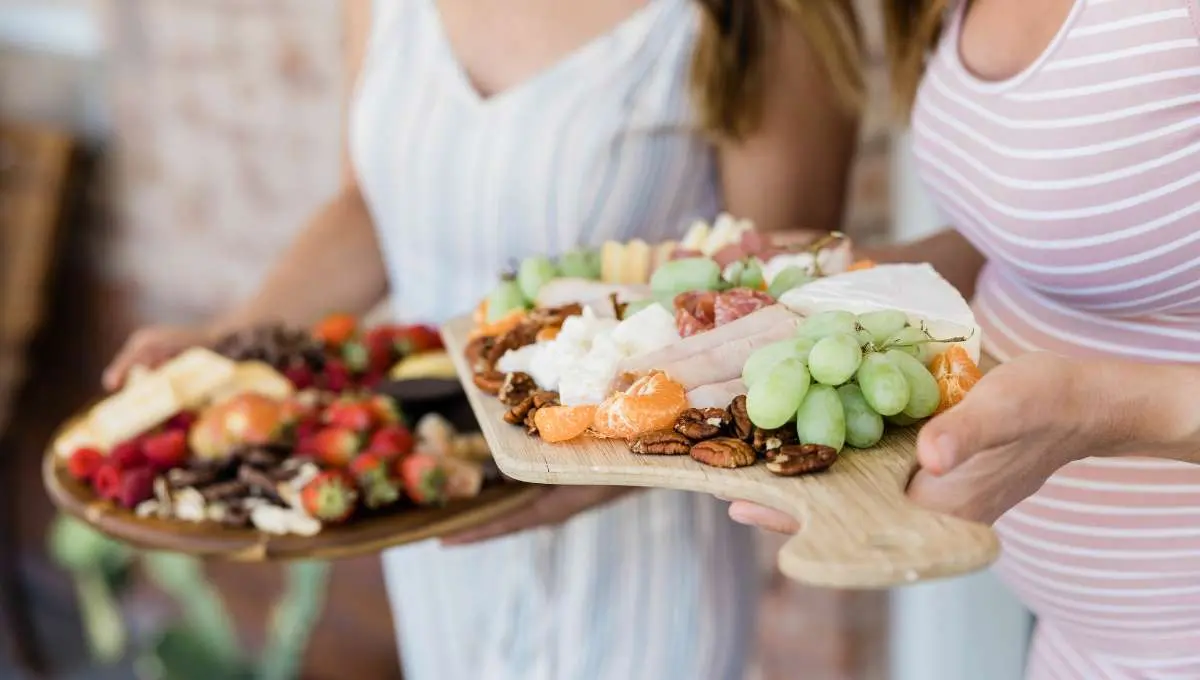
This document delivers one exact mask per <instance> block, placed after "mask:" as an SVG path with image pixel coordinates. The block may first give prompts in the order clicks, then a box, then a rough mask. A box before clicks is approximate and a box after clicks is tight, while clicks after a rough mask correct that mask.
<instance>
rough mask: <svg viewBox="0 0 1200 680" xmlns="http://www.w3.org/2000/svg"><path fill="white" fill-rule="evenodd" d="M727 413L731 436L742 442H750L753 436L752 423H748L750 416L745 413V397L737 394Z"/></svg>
mask: <svg viewBox="0 0 1200 680" xmlns="http://www.w3.org/2000/svg"><path fill="white" fill-rule="evenodd" d="M728 411H729V425H730V428H731V429H732V431H733V436H734V437H736V438H738V439H740V440H742V441H744V442H745V441H750V438H751V437H752V436H753V435H754V423H752V422H751V421H750V414H749V413H748V412H747V411H746V395H744V394H739V395H738V396H736V397H734V398H733V401H732V402H731V403H730V404H729V409H728Z"/></svg>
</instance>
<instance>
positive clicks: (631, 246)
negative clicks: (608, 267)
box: [620, 238, 650, 283]
mask: <svg viewBox="0 0 1200 680" xmlns="http://www.w3.org/2000/svg"><path fill="white" fill-rule="evenodd" d="M622 265H623V266H622V268H621V281H620V282H621V283H646V282H647V281H649V280H650V244H649V243H646V242H645V241H643V240H642V239H640V238H635V239H633V240H632V241H630V242H629V243H626V244H625V254H624V258H623V262H622Z"/></svg>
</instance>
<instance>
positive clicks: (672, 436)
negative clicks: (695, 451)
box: [629, 430, 692, 456]
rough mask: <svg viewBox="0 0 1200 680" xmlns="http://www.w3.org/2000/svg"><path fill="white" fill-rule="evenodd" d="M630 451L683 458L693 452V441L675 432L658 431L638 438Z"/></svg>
mask: <svg viewBox="0 0 1200 680" xmlns="http://www.w3.org/2000/svg"><path fill="white" fill-rule="evenodd" d="M629 449H630V450H631V451H633V452H634V453H640V454H643V455H658V456H682V455H685V454H687V453H688V452H689V451H691V449H692V441H691V440H690V439H688V438H687V437H686V436H684V435H682V434H680V433H679V432H676V431H675V430H658V431H657V432H650V433H647V434H644V435H642V436H640V437H638V438H637V439H636V440H634V442H633V444H632V445H631V446H630V447H629Z"/></svg>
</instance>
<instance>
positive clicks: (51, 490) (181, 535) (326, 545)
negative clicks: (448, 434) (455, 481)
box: [42, 385, 539, 562]
mask: <svg viewBox="0 0 1200 680" xmlns="http://www.w3.org/2000/svg"><path fill="white" fill-rule="evenodd" d="M420 389H422V390H424V389H427V387H421V388H420ZM380 391H382V392H385V393H402V394H407V393H408V392H409V391H411V387H409V386H403V385H392V386H385V387H384V388H382V389H381V390H380ZM434 391H435V392H437V393H438V394H439V395H440V397H439V398H444V399H447V400H448V402H447V403H445V404H439V405H442V406H445V407H446V408H445V410H446V411H447V414H446V415H447V417H448V418H449V419H450V420H451V421H452V422H454V423H455V424H456V425H458V426H459V427H460V428H464V429H465V427H466V426H467V425H466V423H465V421H467V420H469V419H468V418H464V417H463V415H462V411H464V410H465V411H467V412H468V415H469V408H466V407H465V404H466V400H465V399H462V394H461V391H459V392H458V394H457V395H453V394H443V392H447V391H446V390H445V389H444V387H443V388H440V389H435V390H434ZM456 396H457V399H456V398H455V397H456ZM458 400H461V402H462V404H463V405H464V407H462V408H458V407H457V404H455V403H454V402H455V401H458ZM429 406H430V405H429V404H411V405H408V408H407V412H408V413H409V414H410V415H411V414H413V412H414V411H419V412H427V411H428V410H430V409H429ZM438 410H439V412H440V411H441V410H442V409H440V408H439V409H438ZM64 430H65V426H64ZM42 481H43V483H44V485H45V487H46V491H47V493H48V495H49V496H50V499H51V501H53V503H54V504H55V505H56V506H57V507H58V508H59V509H61V510H62V511H63V512H66V513H67V514H68V515H71V516H72V517H75V518H77V519H79V520H81V521H84V522H86V523H88V524H89V525H91V526H92V527H94V528H95V529H97V530H98V531H100V532H101V533H103V534H105V535H107V536H109V537H111V538H113V539H115V540H118V541H121V542H123V543H128V544H130V545H133V546H135V547H138V548H142V549H146V550H158V551H167V552H178V553H185V554H189V555H195V556H198V557H205V558H212V559H221V560H229V561H237V562H269V561H289V560H332V559H341V558H345V557H355V556H360V555H369V554H373V553H378V552H380V551H383V550H386V549H388V548H393V547H396V546H401V545H405V544H408V543H416V542H419V541H424V540H427V539H431V538H437V537H439V536H447V535H450V534H453V533H456V532H459V531H463V530H465V529H470V528H472V527H476V526H479V525H480V524H484V523H486V522H488V521H490V520H492V519H494V518H497V517H500V516H502V515H504V514H506V513H508V512H510V511H512V510H514V509H516V508H518V507H520V506H522V505H524V504H526V503H528V502H530V501H531V500H533V499H534V498H535V497H536V496H537V495H538V492H539V489H538V488H537V487H536V486H530V485H528V484H523V483H521V482H516V481H505V482H504V483H501V484H496V485H493V486H489V487H486V488H484V490H483V491H482V493H480V495H479V496H477V497H475V498H471V499H467V500H458V501H452V502H450V503H448V504H446V505H445V506H442V507H416V506H411V505H410V506H403V507H398V508H396V509H395V510H393V511H389V512H386V513H380V514H378V515H372V516H366V517H362V518H355V519H353V520H351V521H349V522H347V523H346V524H343V525H340V526H329V527H326V528H324V529H322V530H321V532H320V533H318V534H317V535H316V536H311V537H308V536H277V535H271V534H267V533H265V532H262V531H258V530H256V529H235V528H229V527H224V526H221V525H219V524H216V523H211V522H185V521H182V520H165V519H158V518H150V517H138V516H137V515H136V514H134V513H133V512H132V511H130V510H126V509H124V508H121V507H119V506H117V505H115V504H113V503H111V502H109V501H105V500H101V499H99V498H97V497H96V496H95V494H94V493H92V491H91V489H89V488H88V487H87V486H86V485H84V484H82V483H80V482H79V481H77V480H76V479H74V478H73V477H71V476H70V474H68V473H67V470H66V467H65V465H64V464H63V462H62V461H61V460H60V459H59V458H58V457H57V456H55V455H54V454H53V447H51V448H50V450H48V451H47V452H46V454H45V457H44V459H43V461H42Z"/></svg>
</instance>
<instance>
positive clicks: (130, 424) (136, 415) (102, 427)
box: [87, 372, 184, 450]
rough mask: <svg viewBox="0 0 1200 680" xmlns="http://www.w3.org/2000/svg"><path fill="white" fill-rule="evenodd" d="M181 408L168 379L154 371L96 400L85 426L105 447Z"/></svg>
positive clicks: (156, 422) (143, 430)
mask: <svg viewBox="0 0 1200 680" xmlns="http://www.w3.org/2000/svg"><path fill="white" fill-rule="evenodd" d="M183 408H184V407H183V405H182V404H181V403H180V401H179V397H178V396H177V394H176V392H175V388H174V387H173V386H172V384H171V381H170V380H168V379H167V378H166V376H164V375H163V374H162V373H161V372H156V373H153V374H150V375H148V376H146V377H144V378H142V379H141V380H138V381H137V382H135V383H133V384H132V385H129V386H127V387H126V388H124V389H122V390H121V391H120V392H117V393H116V394H113V395H112V396H110V397H108V398H107V399H105V400H104V401H102V402H100V403H99V404H97V405H96V406H95V407H94V408H93V409H92V410H91V412H90V413H89V414H88V417H87V429H88V430H90V432H91V433H92V434H91V436H93V437H94V440H93V441H95V442H96V443H98V444H99V445H100V448H102V449H104V450H107V449H109V448H110V447H112V446H113V445H115V444H117V443H118V442H122V441H124V440H126V439H129V438H131V437H136V436H137V435H139V434H142V433H143V432H146V431H148V430H150V429H151V428H153V427H155V426H156V425H158V424H159V423H162V422H164V421H165V420H167V419H168V418H170V417H171V416H173V415H175V414H176V413H178V412H179V411H180V410H182V409H183Z"/></svg>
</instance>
